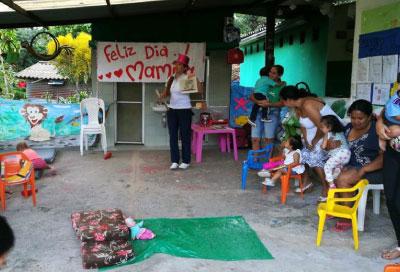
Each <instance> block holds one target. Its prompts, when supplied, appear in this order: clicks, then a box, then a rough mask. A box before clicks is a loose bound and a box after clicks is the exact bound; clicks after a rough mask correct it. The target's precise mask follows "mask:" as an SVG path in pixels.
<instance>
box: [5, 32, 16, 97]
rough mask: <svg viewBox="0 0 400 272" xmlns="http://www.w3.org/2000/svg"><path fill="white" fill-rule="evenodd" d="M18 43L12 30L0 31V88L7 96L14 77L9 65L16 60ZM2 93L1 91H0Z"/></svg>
mask: <svg viewBox="0 0 400 272" xmlns="http://www.w3.org/2000/svg"><path fill="white" fill-rule="evenodd" d="M19 49H20V46H19V42H18V41H17V34H16V32H15V30H14V29H3V30H0V66H1V72H2V74H0V84H1V85H0V88H1V89H3V88H4V94H5V95H8V93H9V90H10V87H11V83H13V82H12V81H13V79H14V80H15V77H14V75H13V73H14V72H13V70H12V67H11V65H10V63H13V62H15V61H16V60H17V59H18V54H19ZM2 93H3V91H2Z"/></svg>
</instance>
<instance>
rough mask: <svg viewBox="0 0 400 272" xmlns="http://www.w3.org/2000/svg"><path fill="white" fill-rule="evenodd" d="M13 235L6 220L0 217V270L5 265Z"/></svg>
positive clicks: (12, 243) (12, 242) (11, 245)
mask: <svg viewBox="0 0 400 272" xmlns="http://www.w3.org/2000/svg"><path fill="white" fill-rule="evenodd" d="M14 240H15V238H14V233H13V231H12V229H11V227H10V225H8V223H7V220H6V219H5V218H4V217H3V216H0V270H1V268H2V267H4V266H5V265H6V258H7V254H8V253H9V252H10V250H11V248H12V247H13V246H14Z"/></svg>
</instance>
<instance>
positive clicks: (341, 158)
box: [321, 115, 351, 188]
mask: <svg viewBox="0 0 400 272" xmlns="http://www.w3.org/2000/svg"><path fill="white" fill-rule="evenodd" d="M321 126H322V128H321V130H322V132H323V133H324V138H323V141H322V144H321V148H322V149H326V148H327V146H328V143H330V144H333V145H334V146H336V148H333V149H330V150H328V160H327V161H326V163H325V165H324V172H325V178H326V181H327V182H328V184H329V188H336V186H335V183H334V182H333V181H334V180H335V179H336V178H337V177H338V176H339V174H340V172H341V170H342V168H343V166H345V165H346V164H348V163H349V161H350V156H351V152H350V149H349V146H348V144H347V140H346V137H345V135H344V133H343V132H344V127H343V125H342V123H341V122H340V121H339V119H338V118H337V117H336V116H335V115H325V116H322V118H321Z"/></svg>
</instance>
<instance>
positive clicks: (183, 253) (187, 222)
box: [104, 216, 273, 269]
mask: <svg viewBox="0 0 400 272" xmlns="http://www.w3.org/2000/svg"><path fill="white" fill-rule="evenodd" d="M144 227H146V228H149V229H151V230H152V231H153V232H154V233H155V234H156V235H157V236H156V238H155V239H153V240H148V241H143V240H135V241H134V242H133V248H134V252H135V256H136V257H135V258H134V259H132V260H130V261H129V262H127V263H125V264H123V265H126V264H133V263H138V262H141V261H143V260H145V259H147V258H150V257H151V256H152V255H153V254H156V253H165V254H169V255H173V256H177V257H186V258H199V259H211V260H224V261H239V260H269V259H273V257H272V255H271V254H270V253H269V252H268V250H267V249H266V248H265V247H264V245H263V244H262V242H261V241H260V239H259V238H258V236H257V234H256V233H255V231H254V230H252V229H251V228H250V226H249V225H248V224H247V222H246V220H245V219H244V218H243V217H242V216H233V217H213V218H190V219H186V218H184V219H172V218H155V219H145V220H144ZM110 268H115V267H107V268H104V269H110Z"/></svg>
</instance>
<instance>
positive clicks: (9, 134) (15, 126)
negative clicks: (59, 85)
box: [0, 99, 93, 150]
mask: <svg viewBox="0 0 400 272" xmlns="http://www.w3.org/2000/svg"><path fill="white" fill-rule="evenodd" d="M79 134H80V107H79V104H53V103H48V102H46V101H45V100H34V101H26V100H8V99H0V149H3V150H10V149H14V148H15V145H16V143H18V142H19V141H22V140H24V141H27V142H28V144H29V145H30V146H33V147H54V148H62V147H66V146H78V145H79ZM92 140H93V139H92Z"/></svg>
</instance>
